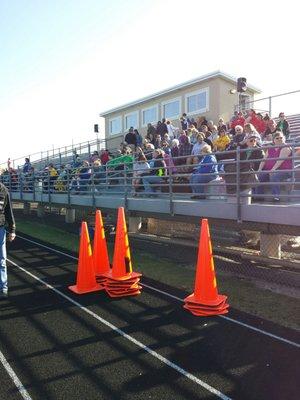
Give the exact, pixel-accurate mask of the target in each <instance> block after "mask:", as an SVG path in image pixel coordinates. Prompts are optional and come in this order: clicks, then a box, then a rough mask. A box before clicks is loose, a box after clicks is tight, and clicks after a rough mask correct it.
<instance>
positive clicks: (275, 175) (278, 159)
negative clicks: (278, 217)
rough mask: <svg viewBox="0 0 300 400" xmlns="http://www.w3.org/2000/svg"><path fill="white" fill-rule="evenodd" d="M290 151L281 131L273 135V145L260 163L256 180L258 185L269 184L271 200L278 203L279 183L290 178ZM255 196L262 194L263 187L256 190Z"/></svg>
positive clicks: (260, 186) (291, 165)
mask: <svg viewBox="0 0 300 400" xmlns="http://www.w3.org/2000/svg"><path fill="white" fill-rule="evenodd" d="M291 155H292V149H291V148H290V147H289V146H285V136H284V134H283V132H282V131H276V132H275V133H274V135H273V145H272V146H271V147H269V148H268V149H267V151H266V155H265V159H264V160H263V161H262V162H261V163H260V166H259V169H258V179H259V182H260V183H264V182H271V183H272V185H271V191H272V195H273V200H274V201H276V202H278V201H280V182H282V181H284V180H286V179H288V178H290V177H291V176H292V172H291V170H292V167H293V164H292V158H291ZM256 194H264V186H263V185H259V186H258V187H257V188H256Z"/></svg>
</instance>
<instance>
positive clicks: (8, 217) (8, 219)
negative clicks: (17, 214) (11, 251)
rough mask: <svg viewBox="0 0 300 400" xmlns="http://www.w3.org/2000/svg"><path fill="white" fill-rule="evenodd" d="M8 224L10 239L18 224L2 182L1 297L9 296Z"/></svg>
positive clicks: (0, 198) (0, 222) (0, 231)
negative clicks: (7, 263) (7, 264)
mask: <svg viewBox="0 0 300 400" xmlns="http://www.w3.org/2000/svg"><path fill="white" fill-rule="evenodd" d="M6 226H7V232H8V240H9V241H10V242H11V241H13V240H14V238H15V237H16V234H15V231H16V225H15V219H14V216H13V212H12V207H11V202H10V197H9V193H8V190H7V189H6V187H5V186H4V185H3V184H2V183H0V299H3V298H6V297H7V296H8V286H7V268H6V229H5V228H6Z"/></svg>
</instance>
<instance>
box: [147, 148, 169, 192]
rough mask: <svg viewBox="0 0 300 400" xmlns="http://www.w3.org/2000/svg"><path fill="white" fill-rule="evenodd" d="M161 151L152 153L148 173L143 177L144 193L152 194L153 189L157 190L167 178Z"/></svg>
mask: <svg viewBox="0 0 300 400" xmlns="http://www.w3.org/2000/svg"><path fill="white" fill-rule="evenodd" d="M163 154H164V152H163V150H161V149H156V150H154V152H153V160H152V161H151V162H150V167H151V169H150V171H149V172H148V173H147V175H143V178H142V180H143V185H144V188H145V193H154V192H155V189H159V188H160V187H161V186H160V184H162V183H163V182H164V178H165V177H166V176H167V165H166V163H165V161H164V159H163Z"/></svg>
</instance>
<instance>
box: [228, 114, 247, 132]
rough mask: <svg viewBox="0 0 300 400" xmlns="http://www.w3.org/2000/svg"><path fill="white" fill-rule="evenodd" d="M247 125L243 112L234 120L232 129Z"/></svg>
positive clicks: (231, 125)
mask: <svg viewBox="0 0 300 400" xmlns="http://www.w3.org/2000/svg"><path fill="white" fill-rule="evenodd" d="M244 124H245V118H244V117H243V114H242V113H241V112H239V113H238V115H237V118H236V119H235V120H233V121H232V122H231V124H230V128H231V129H234V128H235V127H236V126H237V125H240V126H242V127H243V126H244Z"/></svg>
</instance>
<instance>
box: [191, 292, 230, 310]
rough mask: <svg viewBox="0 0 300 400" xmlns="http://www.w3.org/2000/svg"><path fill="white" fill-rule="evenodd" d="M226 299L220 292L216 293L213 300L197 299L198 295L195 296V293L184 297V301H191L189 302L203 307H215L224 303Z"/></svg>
mask: <svg viewBox="0 0 300 400" xmlns="http://www.w3.org/2000/svg"><path fill="white" fill-rule="evenodd" d="M226 300H227V296H224V295H222V294H219V295H217V297H216V299H215V300H202V299H201V300H198V296H195V293H193V294H191V295H190V296H188V297H186V298H185V299H184V302H185V303H191V304H201V305H203V306H204V307H205V306H207V307H217V306H220V305H221V304H223V303H225V301H226Z"/></svg>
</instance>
